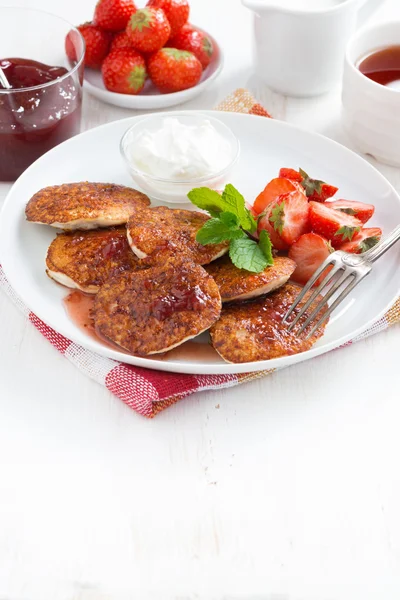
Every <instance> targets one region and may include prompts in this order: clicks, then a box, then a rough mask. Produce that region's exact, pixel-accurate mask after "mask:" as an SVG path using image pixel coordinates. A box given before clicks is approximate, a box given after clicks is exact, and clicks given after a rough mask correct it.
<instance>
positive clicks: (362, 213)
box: [327, 200, 375, 223]
mask: <svg viewBox="0 0 400 600" xmlns="http://www.w3.org/2000/svg"><path fill="white" fill-rule="evenodd" d="M327 206H329V208H334V209H335V210H340V211H341V212H344V213H346V214H347V215H351V216H352V217H356V218H357V219H359V220H360V221H361V223H366V222H367V221H369V219H370V218H371V217H372V215H373V214H374V212H375V206H374V205H373V204H365V203H364V202H356V201H355V200H333V201H332V202H328V204H327Z"/></svg>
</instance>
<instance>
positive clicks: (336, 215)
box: [309, 201, 362, 248]
mask: <svg viewBox="0 0 400 600" xmlns="http://www.w3.org/2000/svg"><path fill="white" fill-rule="evenodd" d="M309 205H310V214H309V218H310V225H311V229H312V231H314V233H319V234H320V235H322V236H323V237H326V238H327V239H328V240H330V241H331V242H332V246H333V247H334V248H339V246H341V244H343V243H344V242H346V241H351V240H352V239H353V236H354V235H355V234H356V233H358V232H359V231H360V229H361V227H362V223H361V221H359V220H358V219H356V217H352V216H351V215H347V214H346V213H343V212H341V211H340V210H335V209H333V208H329V206H328V205H326V204H322V203H321V202H313V201H312V202H310V203H309Z"/></svg>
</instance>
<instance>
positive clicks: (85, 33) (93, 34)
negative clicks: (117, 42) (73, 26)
mask: <svg viewBox="0 0 400 600" xmlns="http://www.w3.org/2000/svg"><path fill="white" fill-rule="evenodd" d="M77 29H78V30H79V31H80V32H81V34H82V37H83V38H84V40H85V44H86V52H85V66H86V67H91V68H92V69H99V68H100V67H101V63H102V62H103V60H104V59H105V57H106V56H107V54H108V51H109V48H110V43H111V39H112V36H111V34H110V33H108V32H107V31H103V30H102V29H100V28H99V27H96V25H93V24H92V23H84V24H83V25H78V27H77ZM73 33H74V32H73V31H70V33H69V34H68V35H67V37H66V38H65V51H66V53H67V56H68V58H69V59H70V60H72V61H75V60H76V52H75V46H74V44H73V38H72V35H73Z"/></svg>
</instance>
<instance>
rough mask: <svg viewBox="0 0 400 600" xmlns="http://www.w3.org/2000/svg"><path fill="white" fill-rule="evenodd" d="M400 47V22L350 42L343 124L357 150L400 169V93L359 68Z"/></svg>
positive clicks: (373, 29) (380, 26)
mask: <svg viewBox="0 0 400 600" xmlns="http://www.w3.org/2000/svg"><path fill="white" fill-rule="evenodd" d="M398 45H400V21H393V22H388V23H380V24H378V25H373V26H370V27H367V28H365V29H363V30H362V31H360V32H359V33H357V34H356V35H355V36H354V37H353V38H352V39H351V40H350V42H349V44H348V47H347V52H346V59H345V68H344V75H343V92H342V102H343V109H342V117H343V125H344V128H345V130H346V131H347V133H348V134H349V136H350V137H351V138H352V140H353V142H354V144H355V145H356V147H357V149H358V150H359V151H361V152H363V153H365V154H370V155H371V156H373V157H374V158H376V160H378V161H380V162H383V163H386V164H388V165H392V166H395V167H400V90H397V89H394V88H390V87H386V86H384V85H381V84H379V83H376V82H375V81H372V80H371V79H369V78H368V77H366V76H365V75H363V74H362V73H361V72H360V70H359V69H358V68H357V67H358V64H359V63H360V60H361V59H363V58H365V57H366V56H367V55H368V54H371V53H372V52H374V51H376V50H380V49H382V48H385V47H388V46H398Z"/></svg>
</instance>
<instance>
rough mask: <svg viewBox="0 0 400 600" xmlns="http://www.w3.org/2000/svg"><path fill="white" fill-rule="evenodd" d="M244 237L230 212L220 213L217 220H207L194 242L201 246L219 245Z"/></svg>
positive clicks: (236, 219)
mask: <svg viewBox="0 0 400 600" xmlns="http://www.w3.org/2000/svg"><path fill="white" fill-rule="evenodd" d="M241 237H246V234H245V232H244V231H243V230H242V229H240V227H239V223H238V218H237V217H236V215H234V214H232V213H230V212H222V213H220V214H219V217H218V218H214V219H209V220H208V221H206V222H205V223H204V225H203V227H202V228H201V229H199V231H198V232H197V234H196V241H197V242H199V244H203V246H207V244H220V243H221V242H224V241H225V240H234V239H238V238H241Z"/></svg>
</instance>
